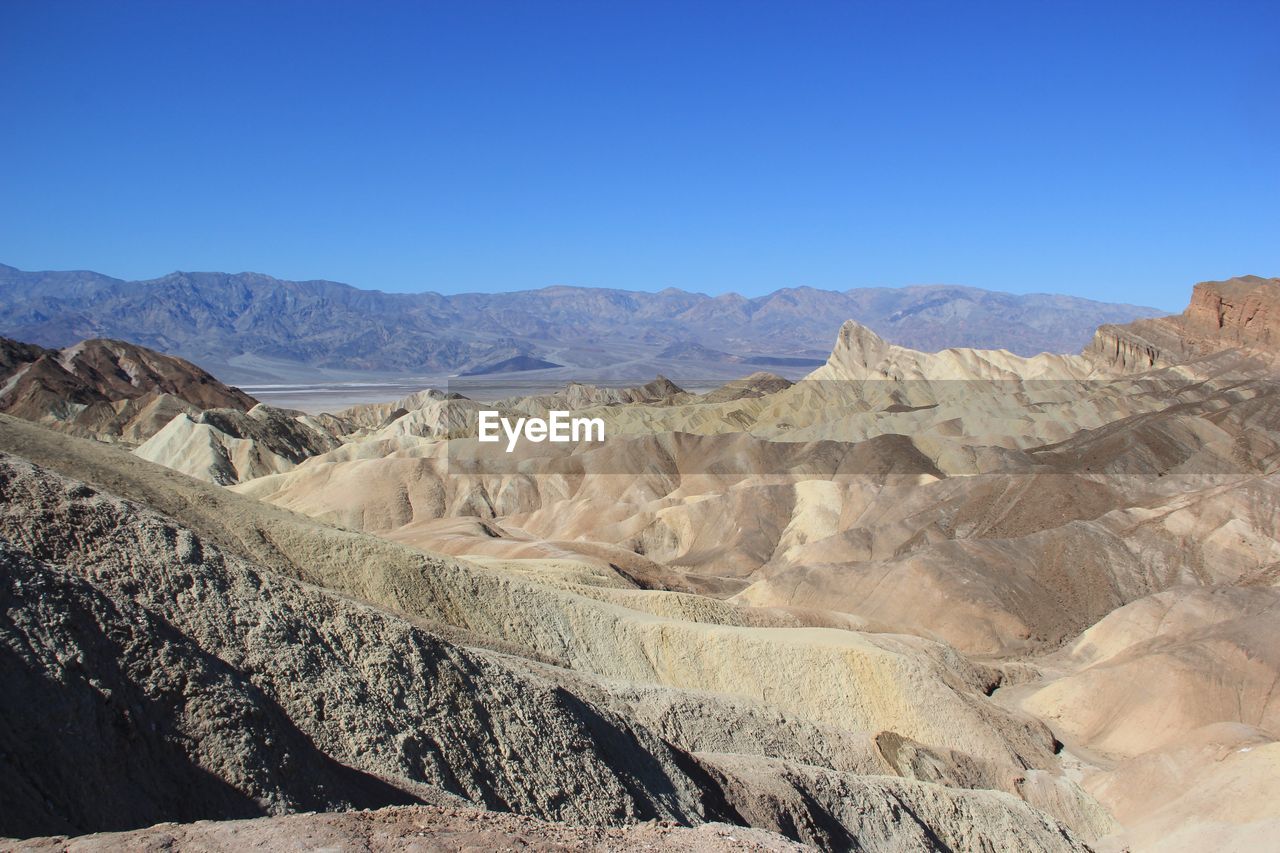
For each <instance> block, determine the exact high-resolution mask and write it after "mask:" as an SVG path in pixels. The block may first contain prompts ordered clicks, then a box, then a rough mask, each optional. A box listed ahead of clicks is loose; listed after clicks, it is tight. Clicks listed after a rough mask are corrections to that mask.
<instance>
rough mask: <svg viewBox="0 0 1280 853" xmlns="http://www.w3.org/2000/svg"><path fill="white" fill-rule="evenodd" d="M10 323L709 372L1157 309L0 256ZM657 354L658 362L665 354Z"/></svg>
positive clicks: (345, 365) (37, 337) (281, 347)
mask: <svg viewBox="0 0 1280 853" xmlns="http://www.w3.org/2000/svg"><path fill="white" fill-rule="evenodd" d="M0 309H2V310H0V317H3V319H2V320H0V334H4V335H7V336H9V337H13V338H17V339H20V340H25V341H31V342H33V343H37V344H41V345H43V346H66V345H68V344H70V343H73V342H74V341H78V340H82V339H85V338H97V337H113V338H124V339H127V340H131V341H135V342H137V343H139V344H141V345H143V346H147V347H151V348H154V349H158V350H161V351H164V352H169V353H173V354H176V355H180V356H182V357H184V358H189V359H191V360H193V361H196V362H198V363H200V364H204V365H206V366H207V367H208V368H209V369H212V370H214V371H215V372H216V373H217V374H218V375H220V376H223V377H225V378H226V379H227V380H228V381H231V382H240V383H244V382H252V381H258V380H267V379H271V378H278V377H283V376H289V375H298V374H299V373H301V372H304V371H308V370H309V371H311V372H312V373H313V374H314V373H316V372H319V371H331V372H341V371H347V372H351V373H356V374H360V373H365V374H367V373H382V374H401V375H406V374H438V375H447V374H453V373H456V372H462V371H469V370H476V369H484V368H486V367H487V366H489V365H492V364H495V363H499V362H503V361H506V360H509V359H513V358H517V357H520V356H525V357H529V358H536V359H539V360H543V361H548V362H552V363H555V364H564V365H567V366H569V367H575V368H599V367H606V366H610V365H626V364H630V363H633V362H641V361H643V362H644V363H645V364H646V367H645V368H644V369H642V370H641V372H649V373H651V372H652V371H650V370H649V369H648V367H647V365H648V364H649V362H650V361H651V360H652V359H654V358H655V357H656V356H657V355H658V354H659V353H660V352H662V351H663V350H664V349H667V348H668V347H671V346H673V345H686V344H693V345H698V346H700V347H703V348H705V349H707V350H711V351H715V353H723V354H724V356H723V357H721V356H720V355H717V354H715V353H713V354H711V355H709V356H707V357H706V358H704V359H702V360H692V361H690V360H687V359H686V360H685V361H683V362H681V363H680V364H681V366H687V370H688V371H689V373H690V375H696V374H697V373H699V372H700V371H702V372H705V373H706V375H713V374H714V373H715V370H714V368H715V367H716V366H718V365H721V364H722V362H725V360H726V359H729V358H742V357H748V358H749V357H753V356H754V357H775V358H776V357H819V358H825V357H826V355H827V354H828V353H829V347H830V342H831V340H832V339H833V338H834V337H835V334H836V332H837V331H838V329H839V325H840V323H841V322H842V321H843V320H845V319H848V318H850V317H852V318H855V319H857V320H858V321H859V322H861V323H864V324H865V325H867V326H869V327H870V328H872V329H874V330H875V331H876V332H877V333H878V334H881V335H882V336H885V337H886V339H887V340H890V341H891V342H893V343H898V344H900V345H905V346H910V347H912V348H916V349H923V350H939V349H945V348H947V347H950V346H974V347H983V348H1007V349H1010V350H1011V351H1013V352H1015V353H1018V354H1023V355H1033V354H1035V353H1038V352H1041V351H1079V350H1080V349H1081V348H1082V347H1083V346H1084V345H1085V344H1087V343H1088V341H1089V340H1090V338H1091V337H1092V335H1093V332H1094V330H1095V329H1096V328H1097V327H1098V326H1099V325H1103V324H1106V323H1124V322H1128V321H1131V320H1134V319H1139V318H1142V317H1152V316H1156V315H1158V314H1159V313H1160V312H1159V311H1157V310H1156V309H1152V308H1145V307H1142V306H1133V305H1116V304H1110V303H1101V302H1095V301H1092V300H1086V299H1081V298H1079V297H1069V296H1054V295H1044V294H1027V295H1015V294H1008V293H1000V292H996V291H985V290H980V289H977V288H971V287H963V286H952V285H914V286H911V287H906V288H853V289H849V290H845V291H832V290H820V289H818V288H813V287H808V286H801V287H788V288H781V289H779V290H776V291H773V292H772V293H769V294H765V295H762V296H758V297H751V298H748V297H745V296H742V295H740V294H735V293H728V294H721V295H718V296H709V295H707V294H702V293H693V292H689V291H684V290H679V289H676V288H666V289H664V290H662V291H659V292H656V293H653V292H646V291H627V290H618V289H607V288H586V287H576V286H570V285H553V286H550V287H546V288H542V289H538V290H523V291H513V292H510V293H496V294H486V293H461V294H454V295H444V294H441V293H436V292H431V291H428V292H423V293H412V294H411V293H387V292H383V291H378V290H364V289H361V288H357V287H353V286H352V285H349V284H343V283H340V282H332V281H326V280H323V279H315V280H310V281H287V280H283V279H277V278H274V277H272V276H268V275H264V274H261V273H237V274H229V273H205V272H175V273H170V274H168V275H166V276H161V277H160V278H155V279H149V280H144V281H126V280H123V279H117V278H112V277H110V276H106V275H103V274H100V273H95V272H92V271H84V270H80V271H67V272H58V271H39V272H24V271H22V270H18V269H16V268H14V267H10V266H5V265H0ZM659 366H660V367H661V366H662V365H659Z"/></svg>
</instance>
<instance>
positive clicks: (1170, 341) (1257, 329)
mask: <svg viewBox="0 0 1280 853" xmlns="http://www.w3.org/2000/svg"><path fill="white" fill-rule="evenodd" d="M1236 349H1238V350H1241V351H1243V352H1244V353H1247V354H1249V355H1254V356H1261V357H1263V358H1266V359H1267V360H1272V359H1275V358H1277V357H1280V278H1260V277H1259V276H1255V275H1248V276H1242V277H1240V278H1232V279H1228V280H1226V281H1203V282H1201V283H1199V284H1197V285H1196V286H1195V290H1194V291H1193V292H1192V294H1191V304H1190V305H1188V306H1187V309H1186V310H1185V311H1183V312H1182V313H1181V314H1174V315H1172V316H1169V317H1156V318H1154V319H1150V320H1136V321H1134V322H1132V323H1126V324H1124V325H1106V326H1101V327H1099V329H1098V331H1097V334H1095V335H1094V339H1093V342H1092V343H1090V345H1089V346H1088V347H1087V348H1086V349H1085V355H1086V356H1089V357H1091V358H1093V359H1094V360H1095V361H1097V362H1099V363H1101V364H1103V365H1105V366H1108V367H1110V368H1112V369H1115V370H1121V371H1124V372H1127V373H1133V372H1141V371H1143V370H1151V369H1153V368H1159V367H1168V366H1169V365H1173V364H1180V363H1183V362H1187V361H1191V360H1193V359H1197V358H1203V357H1204V356H1208V355H1213V354H1215V353H1219V352H1224V351H1226V350H1236Z"/></svg>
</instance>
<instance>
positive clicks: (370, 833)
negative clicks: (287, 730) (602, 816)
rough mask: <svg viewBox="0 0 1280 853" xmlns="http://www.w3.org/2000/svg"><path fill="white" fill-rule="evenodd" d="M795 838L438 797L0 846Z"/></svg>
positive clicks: (654, 843)
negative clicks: (617, 822) (531, 812)
mask: <svg viewBox="0 0 1280 853" xmlns="http://www.w3.org/2000/svg"><path fill="white" fill-rule="evenodd" d="M803 849H804V847H803V846H802V845H799V844H796V843H795V842H793V841H788V840H787V839H785V838H782V837H781V836H778V835H774V834H772V833H768V832H762V831H760V830H758V829H749V828H747V827H743V826H730V825H727V824H717V823H704V824H702V825H701V826H696V827H692V828H686V827H681V826H677V825H675V824H673V823H671V822H669V821H664V822H658V821H650V822H648V823H641V824H633V825H632V826H628V827H624V828H609V827H600V826H569V825H566V824H560V823H549V822H547V821H540V820H534V819H533V818H528V817H522V816H520V815H515V814H508V813H503V812H487V811H482V810H480V809H473V808H446V807H439V806H394V807H391V808H385V809H377V810H374V811H363V812H338V813H332V814H314V813H308V814H298V815H287V816H285V817H275V818H258V819H257V820H232V821H198V822H196V823H188V824H172V823H170V824H161V825H159V826H153V827H151V828H149V829H140V830H134V831H133V832H110V833H98V834H95V835H82V836H79V837H76V838H68V837H66V836H54V837H50V838H31V839H27V840H25V841H21V842H17V843H6V842H3V841H0V850H12V851H15V853H16V851H21V853H52V851H67V853H95V851H101V852H102V853H106V851H115V850H138V851H143V850H206V851H228V853H231V851H239V850H342V851H349V853H365V851H368V853H379V851H393V850H395V851H406V853H412V851H424V853H425V851H435V850H477V851H479V850H491V851H522V850H531V851H547V853H561V851H563V853H572V851H587V850H617V851H624V850H652V851H655V853H664V852H665V851H669V853H679V851H691V853H703V852H704V851H705V853H714V851H729V850H743V851H749V853H753V851H761V853H774V851H778V853H782V851H792V850H803Z"/></svg>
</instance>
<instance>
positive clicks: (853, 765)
mask: <svg viewBox="0 0 1280 853" xmlns="http://www.w3.org/2000/svg"><path fill="white" fill-rule="evenodd" d="M0 358H2V359H3V361H0V412H3V413H4V414H0V494H2V495H3V502H2V504H0V566H2V567H3V572H2V573H0V594H2V595H3V598H4V604H3V611H2V613H3V615H2V617H0V655H3V658H4V665H3V667H0V679H2V681H0V706H2V713H0V761H2V762H3V768H4V772H3V773H2V774H0V803H3V806H2V807H0V836H4V837H7V838H8V839H10V840H8V841H4V842H0V847H3V848H4V849H31V850H51V849H72V850H96V849H118V848H120V847H131V848H133V849H155V848H160V847H174V848H182V849H217V850H232V849H242V848H244V847H246V846H259V847H271V848H275V847H284V846H288V847H291V848H299V849H313V848H326V849H343V850H382V849H462V848H465V847H473V848H481V849H500V848H504V847H510V848H516V847H520V848H524V847H529V848H532V849H557V850H560V849H569V850H575V849H632V848H639V849H656V850H665V849H673V850H674V849H703V850H719V849H761V850H787V849H796V848H797V847H800V846H809V847H817V848H821V849H841V850H883V851H897V850H990V851H998V850H999V851H1002V850H1011V851H1013V850H1018V851H1021V850H1030V851H1057V850H1085V849H1097V850H1125V849H1128V850H1135V851H1138V850H1161V851H1163V850H1187V851H1192V850H1197V851H1198V850H1204V849H1215V850H1256V849H1273V848H1274V847H1275V845H1276V843H1277V839H1280V743H1278V742H1277V738H1280V702H1277V700H1276V697H1275V688H1276V685H1277V683H1278V682H1280V591H1277V588H1276V587H1277V583H1278V582H1280V385H1277V382H1276V380H1277V378H1280V279H1259V278H1253V277H1249V278H1242V279H1233V280H1231V281H1227V282H1206V283H1203V284H1200V285H1197V286H1196V288H1195V291H1194V294H1193V296H1192V300H1191V304H1190V306H1189V307H1188V309H1187V310H1186V311H1185V312H1184V313H1183V314H1182V315H1179V316H1176V317H1171V318H1156V319H1146V320H1138V321H1136V322H1133V323H1130V324H1126V325H1111V326H1103V327H1101V328H1100V329H1098V331H1097V334H1096V336H1095V338H1094V340H1093V342H1092V343H1091V344H1090V345H1089V346H1088V347H1087V348H1086V349H1085V351H1084V352H1083V353H1082V354H1080V355H1052V354H1042V355H1038V356H1031V357H1026V356H1018V355H1014V354H1012V353H1009V352H1006V351H1001V350H976V349H949V350H943V351H941V352H937V353H924V352H918V351H915V350H910V349H905V348H902V347H899V346H895V345H893V344H890V343H887V342H886V341H884V340H882V339H881V338H880V337H878V336H877V335H876V334H874V333H873V332H871V331H870V330H868V329H866V328H864V327H862V326H860V325H858V324H857V323H855V322H853V321H850V322H847V323H845V325H844V326H843V327H842V328H841V329H840V332H839V335H838V338H837V340H836V341H835V343H834V348H833V350H832V352H831V356H830V358H829V359H828V360H827V362H826V364H825V365H824V366H822V367H819V368H818V369H817V370H815V371H814V372H813V373H811V374H810V375H808V376H807V377H805V378H803V379H801V380H799V381H795V382H792V381H790V380H787V379H783V378H781V377H778V376H774V375H771V374H767V373H756V374H752V375H750V376H747V377H744V378H742V379H740V380H736V381H733V382H729V383H727V384H724V385H723V386H722V387H720V388H717V389H716V390H713V391H710V392H706V393H691V392H689V391H686V390H684V389H683V388H682V386H681V382H680V378H679V377H677V378H676V381H674V382H673V381H669V380H666V379H662V378H658V379H656V380H653V381H647V382H645V381H638V382H636V383H635V384H634V385H631V386H628V387H625V388H609V387H595V386H587V385H576V384H575V385H569V386H567V387H566V388H564V389H562V390H559V391H554V392H550V393H537V394H528V395H518V396H514V397H508V398H505V399H502V400H497V401H491V400H485V401H480V400H476V399H471V398H468V397H467V396H465V394H458V393H456V391H457V389H440V390H426V391H422V392H420V393H417V394H414V395H412V396H410V397H407V398H405V399H403V400H399V401H395V402H388V403H385V404H374V405H361V406H356V407H353V408H350V409H346V410H342V411H337V412H333V413H329V414H324V415H310V414H303V413H301V412H295V411H290V410H284V409H279V408H273V407H271V406H267V405H263V404H260V403H258V402H257V401H256V400H254V399H253V398H251V397H249V396H248V395H245V394H244V393H243V392H240V391H238V390H237V389H234V388H230V387H228V386H225V385H223V384H221V383H219V382H218V381H217V380H216V379H214V378H213V377H211V376H209V375H208V374H207V373H205V372H204V371H202V370H200V369H199V368H197V367H195V366H194V365H191V364H189V363H187V362H184V361H182V360H181V359H177V358H173V357H170V356H164V355H160V354H158V353H154V352H151V351H149V350H145V349H142V348H140V347H135V346H132V345H130V344H125V343H122V342H118V341H103V340H94V341H86V342H84V343H81V344H77V345H75V346H73V347H69V348H67V349H64V350H44V349H41V348H39V347H34V346H30V345H26V344H21V343H18V342H14V341H4V342H3V344H2V345H0ZM644 379H651V377H644ZM686 384H687V383H686ZM450 391H453V392H454V393H450ZM482 409H485V410H498V411H501V412H503V413H504V414H505V415H510V416H512V417H545V416H546V415H547V413H548V412H550V411H553V410H565V411H571V412H573V413H574V415H575V416H581V417H589V418H599V419H601V420H602V421H603V422H604V423H605V425H606V433H605V434H606V435H607V436H608V438H607V440H605V441H603V442H583V443H578V444H567V445H566V444H550V443H539V444H529V443H525V444H521V445H520V446H518V447H517V448H516V450H515V452H514V453H512V454H507V453H505V452H504V451H503V449H502V448H501V447H497V446H495V445H490V444H485V445H482V444H481V443H480V442H478V441H477V440H476V421H477V413H478V412H479V411H481V410H482Z"/></svg>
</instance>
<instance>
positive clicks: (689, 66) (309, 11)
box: [0, 0, 1280, 309]
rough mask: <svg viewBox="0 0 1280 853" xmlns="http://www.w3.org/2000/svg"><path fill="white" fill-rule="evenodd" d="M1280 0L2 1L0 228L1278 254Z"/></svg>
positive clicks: (105, 240)
mask: <svg viewBox="0 0 1280 853" xmlns="http://www.w3.org/2000/svg"><path fill="white" fill-rule="evenodd" d="M1277 43H1280V3H1276V2H1274V0H1270V2H1256V3H1253V2H1236V3H1223V2H1216V3H1180V2H1176V0H1173V2H1160V3H1117V2H1107V3H1087V2H1017V3H984V2H958V0H957V2H936V3H933V2H929V3H924V2H921V3H893V2H888V1H887V0H885V2H852V3H839V4H835V3H832V4H827V3H817V2H806V3H785V2H770V3H756V2H729V3H692V2H679V3H677V2H671V3H668V2H662V0H645V2H636V3H623V2H573V3H557V2H531V0H526V1H525V2H511V3H494V2H485V0H469V2H458V3H443V2H440V3H395V2H381V3H355V2H351V3H334V2H328V3H326V2H283V0H272V2H266V3H262V2H243V3H241V2H234V0H218V2H162V3H133V2H123V0H120V1H119V2H98V3H65V2H57V0H42V1H41V2H36V1H35V0H31V2H28V0H4V2H2V3H0V109H3V115H4V116H5V118H6V123H5V124H6V127H5V130H4V131H3V133H0V262H3V263H8V264H11V265H14V266H18V267H22V268H25V269H68V268H88V269H95V270H99V271H101V272H105V273H108V274H111V275H116V276H120V277H126V278H146V277H153V276H157V275H161V274H163V273H166V272H169V271H171V270H174V269H184V270H226V271H233V272H236V271H241V270H256V271H261V272H267V273H270V274H273V275H277V276H279V277H282V278H330V279H336V280H340V281H346V282H349V283H352V284H356V285H358V286H362V287H376V288H380V289H384V290H439V291H444V292H455V291H463V290H487V291H495V290H513V289H521V288H529V287H541V286H545V285H551V284H576V285H584V286H601V287H622V288H629V289H644V290H656V289H660V288H662V287H666V286H675V287H682V288H686V289H690V290H700V291H704V292H709V293H716V292H723V291H726V290H736V291H739V292H742V293H747V294H758V293H763V292H767V291H769V290H773V289H775V288H778V287H784V286H796V285H811V286H814V287H824V288H837V289H843V288H847V287H857V286H866V285H901V284H912V283H954V284H968V285H974V286H978V287H987V288H992V289H998V290H1010V291H1015V292H1030V291H1048V292H1065V293H1074V294H1078V295H1082V296H1088V297H1092V298H1098V299H1106V300H1115V301H1128V302H1137V303H1145V304H1151V305H1156V306H1159V307H1164V308H1169V309H1180V308H1181V307H1182V306H1183V305H1184V304H1185V302H1186V299H1187V296H1188V294H1189V291H1190V286H1191V284H1192V283H1194V282H1195V281H1197V280H1201V279H1206V278H1219V277H1225V276H1230V275H1239V274H1244V273H1256V274H1262V275H1280V202H1277V199H1280V63H1278V62H1277V61H1276V55H1275V45H1276V44H1277Z"/></svg>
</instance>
